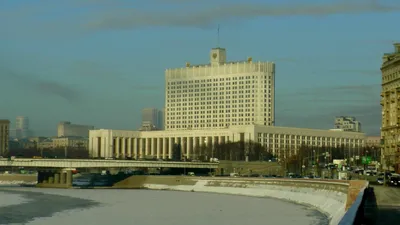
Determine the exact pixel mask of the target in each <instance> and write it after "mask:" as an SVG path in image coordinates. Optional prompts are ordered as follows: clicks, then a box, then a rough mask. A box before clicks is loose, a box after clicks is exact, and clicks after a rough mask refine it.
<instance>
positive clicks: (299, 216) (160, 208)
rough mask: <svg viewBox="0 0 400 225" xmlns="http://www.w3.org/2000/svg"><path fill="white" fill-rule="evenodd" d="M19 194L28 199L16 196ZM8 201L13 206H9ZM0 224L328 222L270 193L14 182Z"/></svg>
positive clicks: (3, 195)
mask: <svg viewBox="0 0 400 225" xmlns="http://www.w3.org/2000/svg"><path fill="white" fill-rule="evenodd" d="M21 196H23V198H25V199H26V200H27V201H28V202H25V203H24V202H23V201H21ZM13 203H19V205H18V206H10V204H13ZM7 204H8V206H7ZM13 214H15V215H13ZM21 217H23V218H21ZM0 224H27V225H54V224H57V225H70V224H75V225H80V224H82V225H92V224H93V225H103V224H104V225H109V224H115V225H124V224H127V225H131V224H140V225H157V224H160V225H204V224H207V225H243V224H251V225H261V224H262V225H265V224H273V225H280V224H282V225H287V224H296V225H310V224H328V220H327V218H326V217H325V216H324V215H323V214H321V213H320V212H318V211H316V210H314V209H310V208H307V207H305V206H302V205H298V204H293V203H290V202H286V201H281V200H277V199H271V198H255V197H246V196H234V195H222V194H210V193H196V192H176V191H155V190H154V191H152V190H111V189H96V190H95V189H36V188H20V187H18V188H7V189H6V190H5V191H4V189H3V191H2V188H0Z"/></svg>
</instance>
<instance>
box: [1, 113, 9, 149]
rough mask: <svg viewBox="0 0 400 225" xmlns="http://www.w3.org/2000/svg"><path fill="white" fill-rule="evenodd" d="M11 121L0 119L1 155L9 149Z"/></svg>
mask: <svg viewBox="0 0 400 225" xmlns="http://www.w3.org/2000/svg"><path fill="white" fill-rule="evenodd" d="M9 132H10V121H9V120H1V119H0V156H2V155H3V154H4V153H6V152H7V151H8V141H9V140H8V138H9Z"/></svg>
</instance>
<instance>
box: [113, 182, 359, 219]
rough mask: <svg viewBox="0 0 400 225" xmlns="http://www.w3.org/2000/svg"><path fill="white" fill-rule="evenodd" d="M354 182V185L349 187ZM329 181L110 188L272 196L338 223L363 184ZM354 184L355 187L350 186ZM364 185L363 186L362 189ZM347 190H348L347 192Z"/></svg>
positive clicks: (147, 184)
mask: <svg viewBox="0 0 400 225" xmlns="http://www.w3.org/2000/svg"><path fill="white" fill-rule="evenodd" d="M353 183H354V184H353ZM353 183H352V182H347V181H333V180H318V181H317V180H304V179H260V178H205V177H204V178H198V177H181V176H132V177H130V178H128V179H126V180H123V181H121V182H119V183H116V184H115V185H114V188H147V189H154V190H176V191H196V192H212V193H222V194H234V195H246V196H256V197H273V198H278V199H283V200H289V201H293V202H296V203H300V204H305V205H309V206H313V207H315V208H317V209H319V210H320V211H321V212H323V213H325V214H326V215H327V216H328V217H329V218H330V221H331V222H330V224H338V223H339V221H340V220H341V219H342V217H343V216H344V214H345V213H346V209H347V207H349V206H350V205H352V203H353V202H354V200H355V197H356V196H355V195H354V193H356V192H359V191H360V189H361V188H362V187H365V185H366V183H365V182H363V181H358V182H353ZM352 185H355V186H352ZM363 185H364V186H363ZM349 190H351V191H349Z"/></svg>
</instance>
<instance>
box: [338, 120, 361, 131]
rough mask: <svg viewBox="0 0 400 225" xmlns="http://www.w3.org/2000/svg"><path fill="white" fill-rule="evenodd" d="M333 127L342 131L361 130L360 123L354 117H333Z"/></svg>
mask: <svg viewBox="0 0 400 225" xmlns="http://www.w3.org/2000/svg"><path fill="white" fill-rule="evenodd" d="M335 129H342V130H343V131H351V132H361V123H360V122H359V121H357V120H356V118H355V117H350V116H338V117H336V118H335Z"/></svg>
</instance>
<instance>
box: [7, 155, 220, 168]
mask: <svg viewBox="0 0 400 225" xmlns="http://www.w3.org/2000/svg"><path fill="white" fill-rule="evenodd" d="M218 165H219V163H216V162H177V161H136V160H100V159H23V158H16V159H0V167H35V168H49V169H51V168H54V169H56V168H58V169H63V168H193V169H194V168H196V169H217V168H218Z"/></svg>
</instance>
